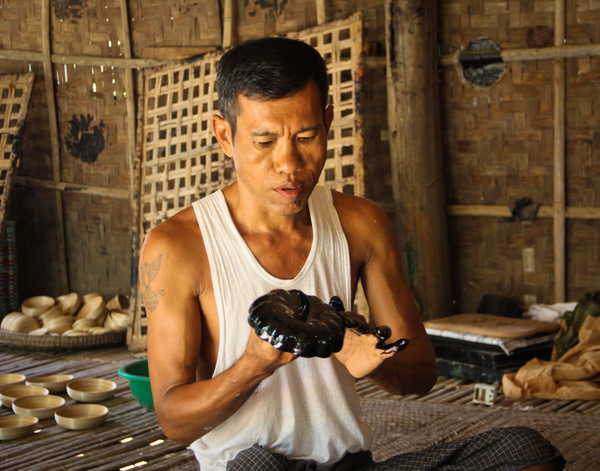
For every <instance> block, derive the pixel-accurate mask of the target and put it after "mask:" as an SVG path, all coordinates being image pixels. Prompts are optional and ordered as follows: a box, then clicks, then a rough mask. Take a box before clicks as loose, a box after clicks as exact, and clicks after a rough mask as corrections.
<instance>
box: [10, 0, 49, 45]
mask: <svg viewBox="0 0 600 471" xmlns="http://www.w3.org/2000/svg"><path fill="white" fill-rule="evenodd" d="M42 1H43V0H34V1H26V2H25V1H17V2H15V1H10V2H9V1H6V0H3V1H2V2H1V4H2V9H1V10H0V49H8V50H11V49H14V50H23V51H38V52H39V51H41V50H42V36H40V31H41V30H42V11H41V8H40V5H41V2H42Z"/></svg>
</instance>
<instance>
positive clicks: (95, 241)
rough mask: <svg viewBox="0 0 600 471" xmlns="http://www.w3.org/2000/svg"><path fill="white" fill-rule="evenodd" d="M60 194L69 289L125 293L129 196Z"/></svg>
mask: <svg viewBox="0 0 600 471" xmlns="http://www.w3.org/2000/svg"><path fill="white" fill-rule="evenodd" d="M62 197H63V210H64V214H65V244H66V250H67V253H68V254H69V256H68V258H67V269H68V272H69V278H70V285H69V289H70V290H71V291H76V292H79V293H86V292H90V291H95V292H99V293H103V294H106V295H108V294H112V293H119V294H123V295H128V294H129V286H130V284H131V268H132V266H131V258H132V254H131V220H132V213H131V205H130V203H129V200H116V199H114V198H111V197H110V196H108V197H101V196H90V195H85V194H78V193H63V195H62ZM38 294H39V293H38Z"/></svg>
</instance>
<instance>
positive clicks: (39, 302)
mask: <svg viewBox="0 0 600 471" xmlns="http://www.w3.org/2000/svg"><path fill="white" fill-rule="evenodd" d="M54 304H56V301H55V300H54V298H52V297H50V296H34V297H32V298H27V299H26V300H25V301H23V303H22V304H21V312H22V313H23V314H25V315H26V316H31V317H37V316H39V315H40V314H41V313H42V312H44V311H47V310H48V309H50V308H51V307H52V306H54Z"/></svg>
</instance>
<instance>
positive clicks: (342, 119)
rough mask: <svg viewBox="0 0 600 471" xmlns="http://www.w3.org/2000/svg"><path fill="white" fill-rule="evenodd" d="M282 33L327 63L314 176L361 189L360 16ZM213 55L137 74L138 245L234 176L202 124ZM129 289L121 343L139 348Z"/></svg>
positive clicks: (207, 114)
mask: <svg viewBox="0 0 600 471" xmlns="http://www.w3.org/2000/svg"><path fill="white" fill-rule="evenodd" d="M289 36H291V37H295V38H297V39H300V40H302V41H305V42H307V43H309V44H311V45H312V46H313V47H315V48H316V49H317V50H318V51H319V52H320V53H321V54H322V55H323V57H324V58H325V60H326V62H327V66H328V70H329V75H330V83H331V86H330V102H331V104H333V106H334V110H335V112H334V124H333V125H332V128H331V130H330V133H329V136H328V154H327V162H326V164H325V168H324V171H323V175H322V177H321V183H323V184H325V185H327V186H329V187H330V188H334V189H337V190H339V191H344V192H346V193H352V194H356V195H360V196H362V195H363V192H364V190H363V188H364V186H363V153H362V152H363V129H362V115H361V107H360V102H359V92H360V79H361V78H362V16H361V15H360V14H358V15H354V16H353V17H351V18H350V19H348V20H344V21H339V22H335V23H330V24H327V25H323V26H320V27H317V28H313V29H310V30H306V31H303V32H301V33H297V34H294V35H289ZM219 58H220V54H219V53H210V54H207V55H204V56H201V57H198V58H195V59H193V60H188V61H185V62H180V63H177V64H173V65H168V66H164V67H162V68H159V69H152V70H147V71H145V72H144V73H143V74H142V76H141V84H140V90H141V111H140V125H139V129H138V133H139V138H138V141H139V143H140V144H139V147H140V149H139V154H140V155H139V157H140V179H141V182H140V195H139V214H138V218H139V224H138V226H137V227H136V230H137V231H138V232H137V233H138V247H137V249H138V250H139V248H140V247H141V243H142V241H143V239H144V237H145V235H146V234H147V233H148V231H149V230H150V229H152V228H153V227H155V226H156V225H157V224H160V223H161V222H162V221H164V220H165V219H167V218H168V217H170V216H172V215H174V214H175V213H177V212H178V211H180V210H182V209H183V208H185V207H187V206H189V205H190V204H191V203H192V202H193V201H194V200H196V199H198V198H202V197H204V196H206V195H209V194H210V193H212V192H214V191H216V190H218V189H221V188H223V187H225V186H227V185H228V184H229V183H231V182H232V181H233V180H234V179H235V171H234V169H233V166H232V163H231V160H230V159H229V158H227V157H226V156H225V154H224V153H223V151H222V149H221V148H220V146H219V144H218V143H217V141H216V139H215V138H214V137H213V135H212V131H211V129H210V120H211V118H212V116H213V114H215V113H218V107H217V101H216V100H217V96H216V93H215V91H214V82H215V78H216V66H217V64H218V60H219ZM135 292H136V299H135V318H134V323H133V326H132V328H131V329H130V332H129V336H128V344H129V347H130V349H132V350H139V349H144V348H145V347H146V329H147V320H146V316H145V312H144V308H143V306H142V301H141V293H139V290H137V289H136V290H135Z"/></svg>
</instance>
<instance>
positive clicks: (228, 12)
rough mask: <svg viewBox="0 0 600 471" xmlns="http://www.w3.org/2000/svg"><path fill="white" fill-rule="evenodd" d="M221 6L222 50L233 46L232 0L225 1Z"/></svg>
mask: <svg viewBox="0 0 600 471" xmlns="http://www.w3.org/2000/svg"><path fill="white" fill-rule="evenodd" d="M224 3H225V4H224V5H223V44H222V46H223V49H226V48H228V47H231V46H232V45H233V41H234V38H233V21H234V20H233V0H225V2H224Z"/></svg>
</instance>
